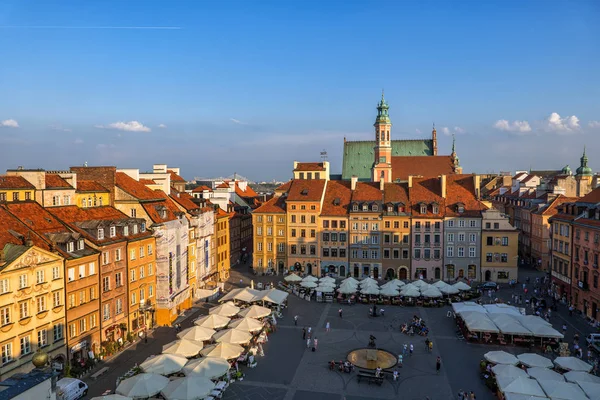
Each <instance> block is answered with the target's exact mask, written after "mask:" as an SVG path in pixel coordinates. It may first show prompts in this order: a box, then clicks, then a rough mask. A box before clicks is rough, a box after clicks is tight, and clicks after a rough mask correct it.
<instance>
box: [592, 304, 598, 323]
mask: <svg viewBox="0 0 600 400" xmlns="http://www.w3.org/2000/svg"><path fill="white" fill-rule="evenodd" d="M597 308H598V304H596V303H592V319H593V320H595V319H596V314H597V312H598V310H597Z"/></svg>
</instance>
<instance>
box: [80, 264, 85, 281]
mask: <svg viewBox="0 0 600 400" xmlns="http://www.w3.org/2000/svg"><path fill="white" fill-rule="evenodd" d="M84 277H85V265H80V266H79V278H84Z"/></svg>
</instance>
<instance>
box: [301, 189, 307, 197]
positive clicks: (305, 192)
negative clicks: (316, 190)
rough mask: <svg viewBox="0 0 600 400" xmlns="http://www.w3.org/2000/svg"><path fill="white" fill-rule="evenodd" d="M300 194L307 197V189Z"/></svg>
mask: <svg viewBox="0 0 600 400" xmlns="http://www.w3.org/2000/svg"><path fill="white" fill-rule="evenodd" d="M300 194H301V195H302V196H307V195H308V189H302V191H301V192H300Z"/></svg>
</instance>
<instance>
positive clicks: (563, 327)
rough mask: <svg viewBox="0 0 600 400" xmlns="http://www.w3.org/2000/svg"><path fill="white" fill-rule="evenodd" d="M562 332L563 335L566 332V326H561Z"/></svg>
mask: <svg viewBox="0 0 600 400" xmlns="http://www.w3.org/2000/svg"><path fill="white" fill-rule="evenodd" d="M562 331H563V335H564V334H565V333H566V332H567V324H563V326H562Z"/></svg>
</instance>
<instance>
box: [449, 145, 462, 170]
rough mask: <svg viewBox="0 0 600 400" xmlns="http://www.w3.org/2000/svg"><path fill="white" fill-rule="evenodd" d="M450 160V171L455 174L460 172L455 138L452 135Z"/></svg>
mask: <svg viewBox="0 0 600 400" xmlns="http://www.w3.org/2000/svg"><path fill="white" fill-rule="evenodd" d="M450 160H451V162H452V171H453V172H454V173H455V174H462V167H461V166H460V159H459V158H458V154H456V138H455V137H454V135H452V154H450Z"/></svg>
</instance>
